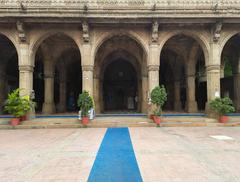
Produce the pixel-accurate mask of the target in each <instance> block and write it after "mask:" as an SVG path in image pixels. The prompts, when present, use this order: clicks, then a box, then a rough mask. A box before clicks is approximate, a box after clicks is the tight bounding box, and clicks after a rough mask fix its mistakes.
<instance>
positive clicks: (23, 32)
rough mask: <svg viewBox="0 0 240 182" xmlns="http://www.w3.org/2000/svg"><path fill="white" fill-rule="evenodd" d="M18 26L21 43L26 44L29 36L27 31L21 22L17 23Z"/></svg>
mask: <svg viewBox="0 0 240 182" xmlns="http://www.w3.org/2000/svg"><path fill="white" fill-rule="evenodd" d="M16 26H17V31H18V38H19V41H20V42H26V41H27V36H26V30H25V26H24V23H23V22H21V21H17V23H16Z"/></svg>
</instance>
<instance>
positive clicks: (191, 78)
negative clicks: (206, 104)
mask: <svg viewBox="0 0 240 182" xmlns="http://www.w3.org/2000/svg"><path fill="white" fill-rule="evenodd" d="M186 92H187V93H186V94H187V102H186V110H187V112H190V113H191V112H192V113H193V112H197V110H198V109H197V102H196V98H195V75H188V76H187V89H186Z"/></svg>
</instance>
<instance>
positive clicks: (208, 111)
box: [205, 102, 219, 118]
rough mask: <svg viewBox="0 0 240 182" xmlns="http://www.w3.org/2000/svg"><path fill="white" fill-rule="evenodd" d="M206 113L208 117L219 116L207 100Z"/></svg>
mask: <svg viewBox="0 0 240 182" xmlns="http://www.w3.org/2000/svg"><path fill="white" fill-rule="evenodd" d="M205 113H206V114H207V116H208V117H210V118H218V117H219V116H218V114H217V113H216V112H214V111H213V110H212V109H211V108H210V104H209V102H206V105H205Z"/></svg>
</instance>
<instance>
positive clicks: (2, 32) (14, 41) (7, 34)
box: [0, 30, 19, 56]
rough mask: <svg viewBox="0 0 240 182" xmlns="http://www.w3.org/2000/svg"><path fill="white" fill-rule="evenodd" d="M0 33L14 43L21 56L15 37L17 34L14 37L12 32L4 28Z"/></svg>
mask: <svg viewBox="0 0 240 182" xmlns="http://www.w3.org/2000/svg"><path fill="white" fill-rule="evenodd" d="M0 35H3V36H5V37H6V38H7V39H8V40H9V41H10V42H11V43H12V44H13V46H14V48H15V49H16V52H17V55H18V56H19V46H18V45H19V44H18V42H17V40H16V38H15V37H16V35H15V37H14V36H13V35H12V34H11V33H8V32H5V31H3V30H0Z"/></svg>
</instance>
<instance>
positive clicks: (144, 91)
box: [139, 75, 148, 113]
mask: <svg viewBox="0 0 240 182" xmlns="http://www.w3.org/2000/svg"><path fill="white" fill-rule="evenodd" d="M147 99H148V77H147V75H143V76H142V106H141V111H142V112H143V113H147V110H148V100H147ZM139 102H140V101H139Z"/></svg>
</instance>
